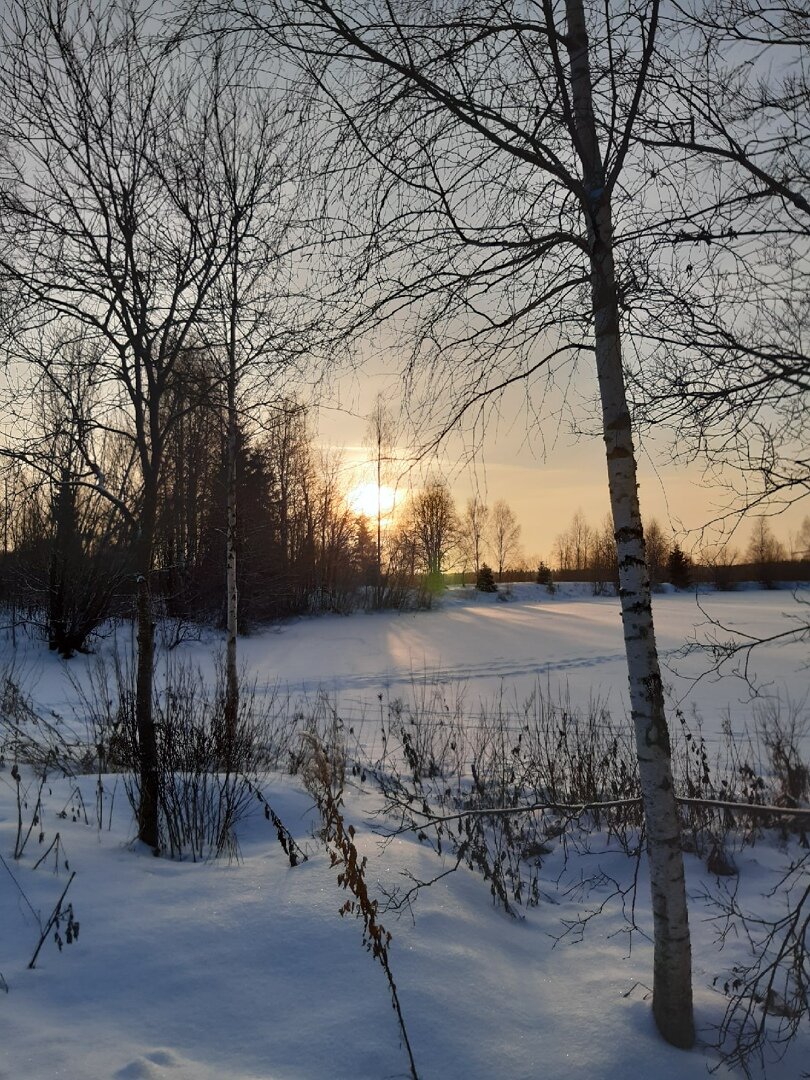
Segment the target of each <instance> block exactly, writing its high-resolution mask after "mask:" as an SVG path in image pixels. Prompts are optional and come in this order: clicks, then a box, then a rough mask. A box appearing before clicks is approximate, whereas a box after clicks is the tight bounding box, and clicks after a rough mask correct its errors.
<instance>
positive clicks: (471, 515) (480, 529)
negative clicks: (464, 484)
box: [459, 495, 489, 575]
mask: <svg viewBox="0 0 810 1080" xmlns="http://www.w3.org/2000/svg"><path fill="white" fill-rule="evenodd" d="M488 524H489V507H488V506H487V505H486V503H485V502H483V500H482V499H480V498H479V497H478V496H477V495H474V496H473V497H472V498H471V499H468V500H467V504H466V506H465V507H464V514H463V515H462V518H461V524H460V527H459V545H460V547H461V549H462V552H463V554H464V557H465V559H466V560H467V561H468V562H469V563H472V568H473V570H474V571H475V574H476V575H477V574H478V571H479V570H480V569H481V563H482V562H483V561H484V550H485V543H486V536H487V526H488Z"/></svg>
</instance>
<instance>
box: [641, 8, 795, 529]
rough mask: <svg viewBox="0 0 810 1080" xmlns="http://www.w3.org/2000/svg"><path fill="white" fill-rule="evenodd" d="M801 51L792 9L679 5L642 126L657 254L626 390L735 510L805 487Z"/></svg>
mask: <svg viewBox="0 0 810 1080" xmlns="http://www.w3.org/2000/svg"><path fill="white" fill-rule="evenodd" d="M809 44H810V31H809V30H808V20H807V17H806V11H805V10H804V7H803V5H800V4H796V3H794V2H792V0H776V2H775V3H768V4H765V3H762V2H760V0H699V2H697V3H694V4H689V5H679V7H678V12H677V16H676V17H675V18H673V19H672V20H668V21H667V26H666V29H665V32H664V34H663V35H662V39H661V48H662V56H661V61H660V64H659V66H658V70H657V80H656V84H657V89H658V93H657V97H658V102H657V108H655V109H649V110H648V112H647V123H646V127H645V130H644V131H643V132H642V133H641V140H642V142H643V144H644V146H645V147H646V148H647V151H648V157H647V160H646V162H645V166H644V167H645V168H646V170H647V172H648V175H649V176H650V177H651V180H652V183H653V184H654V185H655V187H656V199H657V200H658V202H659V204H660V205H661V207H662V211H663V213H662V224H661V229H660V231H659V237H658V244H659V250H660V252H661V256H662V258H661V260H660V262H656V261H655V260H653V261H651V263H650V265H649V266H648V280H649V281H650V283H651V284H654V288H653V289H651V290H650V292H651V293H652V292H655V293H657V295H658V299H657V300H652V302H651V303H650V304H649V305H647V306H646V308H645V310H644V311H641V310H640V311H639V312H638V316H637V322H638V326H639V329H640V330H641V332H642V333H643V334H644V336H646V338H647V342H648V344H647V347H646V349H645V350H644V353H645V354H646V355H645V361H644V370H643V372H642V374H641V377H640V378H639V379H638V380H637V381H636V382H635V384H634V395H635V396H637V398H638V403H639V405H640V407H641V408H642V409H643V410H644V411H645V412H646V414H647V416H648V417H649V418H652V419H653V420H660V419H665V420H666V421H667V422H668V423H670V424H671V425H672V426H673V428H674V431H675V455H676V457H677V458H678V459H680V460H687V461H688V460H692V459H693V458H694V457H695V455H696V453H698V454H701V455H702V456H703V458H704V460H705V461H706V462H707V468H708V469H709V470H710V472H711V475H712V479H713V481H714V482H718V483H725V484H727V485H729V486H730V487H731V492H730V495H731V497H732V500H731V503H730V507H729V510H733V511H735V512H737V513H742V512H744V510H745V509H746V508H751V507H755V506H758V505H763V506H764V505H766V504H769V503H770V504H782V505H787V504H789V503H791V502H793V501H795V500H796V499H800V498H803V497H804V496H806V495H807V493H808V491H810V463H808V458H807V453H806V448H807V445H808V439H810V429H809V428H808V422H807V418H808V415H810V413H809V412H808V409H807V395H808V392H810V354H808V347H807V340H808V329H809V328H810V301H809V300H808V296H810V290H808V262H807V258H808V252H810V200H808V195H807V191H808V182H810V168H809V167H808V149H810V128H809V127H808V124H807V117H808V115H810V83H809V82H808V77H807V68H806V56H807V48H808V45H809ZM642 324H643V325H642ZM649 354H651V356H650V355H649ZM651 358H652V359H653V360H654V361H655V363H651V362H650V360H651ZM721 463H722V467H721ZM729 467H730V468H729Z"/></svg>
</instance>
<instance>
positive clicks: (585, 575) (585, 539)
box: [551, 510, 810, 592]
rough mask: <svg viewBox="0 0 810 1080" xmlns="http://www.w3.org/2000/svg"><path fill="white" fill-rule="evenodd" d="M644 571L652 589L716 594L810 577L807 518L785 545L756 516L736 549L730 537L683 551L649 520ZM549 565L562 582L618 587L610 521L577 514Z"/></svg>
mask: <svg viewBox="0 0 810 1080" xmlns="http://www.w3.org/2000/svg"><path fill="white" fill-rule="evenodd" d="M644 537H645V544H646V555H647V568H648V572H649V576H650V583H651V585H652V586H653V588H656V587H658V586H660V585H662V584H664V583H665V582H666V583H669V584H672V585H674V586H675V587H676V588H681V589H683V588H688V587H689V586H690V585H698V584H709V585H713V586H714V587H715V588H716V589H718V590H721V591H723V590H729V589H733V588H734V587H735V586H736V585H738V584H740V583H741V582H744V581H754V582H758V583H760V584H761V585H763V586H765V587H771V586H773V585H775V584H776V583H777V582H779V581H807V580H808V579H810V517H808V518H805V519H804V521H803V522H802V524H801V526H800V527H799V529H798V530H797V532H796V533H795V535H792V536H791V537H790V541H789V544H788V545H785V544H784V543H783V542H782V541H781V540H779V539H778V538H777V536H776V534H775V532H774V529H773V526H772V525H771V523H770V521H769V519H768V518H766V517H757V518H756V519H755V520H754V522H753V524H752V525H751V527H750V529H749V531H748V540H747V542H746V541H744V540H743V541H742V543H741V545H739V546H738V545H736V544H735V543H734V542H733V539H732V540H730V541H726V542H725V543H722V544H704V545H698V546H697V547H696V548H695V549H694V550H691V549H690V550H689V551H688V552H687V551H685V550H684V547H683V546H682V543H681V542H680V541H679V540H678V539H677V538H676V537H675V536H673V535H667V534H666V532H665V530H664V529H663V528H662V526H661V525H660V523H659V522H658V521H657V520H656V519H655V518H651V519H650V520H649V521H648V523H647V526H646V529H645V534H644ZM551 565H552V567H553V568H554V573H555V576H556V577H557V579H558V580H562V581H566V580H567V581H577V580H580V581H592V582H593V583H594V590H595V591H596V592H601V591H602V590H603V589H604V587H606V586H608V585H613V586H615V585H617V583H618V567H617V564H616V544H615V539H614V536H613V526H612V522H611V520H610V518H606V519H605V520H604V521H603V522H602V524H601V525H599V526H594V525H591V524H590V523H589V522H588V521H587V520H586V518H585V516H584V514H583V513H582V511H581V510H579V511H577V512H576V513H575V514H574V516H573V518H572V520H571V523H570V525H569V526H568V528H567V529H565V530H564V531H563V532H561V533H560V534H559V535H558V536H557V538H556V539H555V541H554V545H553V548H552V553H551Z"/></svg>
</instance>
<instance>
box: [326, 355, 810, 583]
mask: <svg viewBox="0 0 810 1080" xmlns="http://www.w3.org/2000/svg"><path fill="white" fill-rule="evenodd" d="M396 364H397V362H396V358H395V357H394V355H393V354H390V355H388V356H387V357H386V356H384V357H383V358H382V359H381V360H378V361H377V362H376V363H370V362H367V363H365V364H364V365H362V366H361V367H360V368H358V369H357V370H356V371H355V372H354V373H352V374H346V375H344V376H343V377H342V378H339V379H337V380H335V381H334V383H333V385H332V387H331V388H330V389H329V390H328V391H327V392H326V393H324V394H323V395H322V398H321V403H320V408H319V409H318V434H319V439H320V442H321V445H323V446H325V447H329V448H332V449H337V450H340V451H342V456H343V459H344V468H345V475H346V478H347V479H346V484H347V487H348V488H351V487H353V486H354V485H356V484H360V483H368V482H370V481H372V480H373V478H374V468H373V466H372V464H371V462H372V461H373V457H374V455H373V452H372V451H370V450H369V449H368V447H367V446H364V445H363V439H364V436H365V433H366V427H367V421H366V419H365V417H367V416H368V414H369V412H370V411H371V408H372V406H373V404H374V401H375V398H376V395H377V394H378V393H382V394H383V395H384V398H385V401H386V403H387V404H388V406H389V408H390V409H391V411H392V412H393V413H395V414H396V413H397V412H398V411H399V410H401V409H402V408H403V406H404V405H406V404H407V403H406V402H404V401H403V385H404V384H403V380H402V378H401V377H400V376H399V374H398V373H397V370H396ZM579 378H580V380H581V381H582V382H585V381H586V380H587V375H585V374H583V375H581V376H579ZM583 388H584V387H583ZM522 395H523V392H522V391H521V390H519V389H518V390H515V392H514V393H512V395H511V397H507V398H506V399H505V400H504V401H503V402H502V404H501V407H500V416H499V418H498V419H497V422H496V421H495V420H494V419H493V420H491V422H490V423H488V424H487V427H486V433H485V436H484V438H483V440H482V443H481V445H480V446H479V447H478V448H477V450H476V453H475V455H474V456H473V457H472V459H470V453H469V448H468V446H467V445H466V443H468V441H469V440H468V439H465V437H464V435H463V433H455V434H453V435H451V436H450V437H449V438H448V439H447V440H446V442H445V444H444V446H443V448H442V450H441V451H440V453H439V455H438V456H437V457H434V456H430V457H429V458H427V459H425V460H424V461H422V462H414V461H413V457H414V441H415V440H416V438H417V436H415V435H414V434H413V433H410V434H408V433H406V432H405V431H404V430H403V437H402V438H401V439H400V441H399V444H398V447H397V451H396V453H397V456H398V457H399V459H400V461H401V465H399V466H397V467H394V468H393V469H392V471H391V477H390V479H388V481H387V482H388V483H389V484H392V485H394V486H397V487H398V488H400V489H401V490H402V491H403V492H404V491H406V490H407V489H408V487H409V485H410V486H413V487H419V486H420V484H421V482H422V481H423V478H424V476H425V475H426V472H428V471H429V470H430V469H431V468H433V469H434V471H436V472H439V473H440V474H441V475H443V476H444V477H445V478H446V479H447V481H448V482H449V484H450V487H451V490H452V492H453V494H454V496H455V498H456V502H457V506H458V508H459V509H462V508H463V505H464V502H465V501H466V499H467V498H469V497H470V496H471V495H473V494H475V493H478V494H479V495H480V497H481V498H483V500H484V501H485V502H487V503H488V504H490V505H491V504H492V503H493V502H495V501H496V500H497V499H505V500H506V502H507V503H509V505H510V506H511V507H512V509H513V510H514V512H515V514H516V515H517V518H518V520H519V522H520V523H521V526H522V534H521V546H522V551H523V555H524V556H526V557H527V558H528V559H530V560H532V561H535V560H536V559H538V558H542V559H544V560H545V561H547V562H548V561H553V559H552V553H553V546H554V541H555V538H556V537H557V536H558V535H559V534H560V533H562V532H563V531H564V530H565V529H566V528H567V527H568V525H569V524H570V521H571V519H572V517H573V516H574V514H575V513H576V512H577V511H582V513H583V514H584V515H585V518H586V520H587V521H588V522H589V524H591V525H592V526H594V527H596V526H599V525H601V523H602V522H603V521H604V519H605V517H606V515H607V514H608V511H609V503H608V494H607V473H606V466H605V456H604V444H603V442H602V439H601V436H599V435H576V434H575V433H574V432H573V431H572V429H571V425H570V424H568V423H566V422H561V423H557V422H556V421H554V420H553V419H550V420H549V421H548V422H547V423H544V424H541V425H540V426H539V427H534V428H528V430H527V419H526V413H525V408H524V407H523V405H524V400H523V396H522ZM439 410H440V406H437V415H441V413H440V411H439ZM403 428H404V422H403ZM636 449H637V453H638V468H639V493H640V498H641V508H642V515H643V517H644V520H645V522H647V523H649V521H651V520H652V519H653V518H655V519H656V520H657V521H658V522H659V524H660V525H661V526H662V528H663V529H664V532H665V533H669V534H671V535H673V536H674V537H675V538H676V539H677V540H678V542H679V543H680V544H681V546H682V547H683V548H684V550H687V551H690V552H696V551H697V549H698V547H699V546H700V545H701V544H718V543H720V542H722V539H723V536H724V534H725V535H726V536H728V537H729V539H728V543H729V546H730V548H731V549H736V550H737V551H738V553H739V554H740V556H742V554H743V552H744V550H745V548H746V546H747V543H748V539H749V537H750V534H751V531H752V527H753V521H754V516H753V515H749V516H748V517H747V518H745V519H744V520H742V521H739V520H738V519H737V518H733V519H731V520H727V521H726V522H725V524H723V523H722V522H719V523H718V524H716V525H711V524H710V523H712V522H716V521H717V519H718V518H720V517H722V516H724V509H725V507H726V506H727V494H728V493H727V492H726V491H724V490H723V488H722V487H720V486H719V485H717V484H716V483H715V484H713V483H711V482H710V481H708V480H707V479H706V478H705V477H704V475H703V469H702V466H701V463H700V462H699V461H696V462H694V463H693V464H692V465H691V466H690V467H688V468H684V467H683V466H680V465H678V466H675V465H673V464H671V463H670V462H669V460H668V448H667V443H666V439H665V438H657V439H655V438H649V437H647V438H644V439H642V440H637V447H636ZM807 513H808V508H807V507H806V505H804V504H799V505H798V506H796V507H792V508H791V509H789V510H788V511H786V512H784V513H783V514H781V515H779V516H777V517H774V518H773V519H772V521H771V524H772V527H773V530H774V533H775V534H776V536H777V537H778V538H779V539H781V540H782V541H783V543H785V544H786V545H788V546H789V544H790V538H791V535H792V534H794V533H796V532H797V531H798V529H799V527H800V525H801V522H802V519H803V517H804V516H806V515H807Z"/></svg>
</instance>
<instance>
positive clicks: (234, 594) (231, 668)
mask: <svg viewBox="0 0 810 1080" xmlns="http://www.w3.org/2000/svg"><path fill="white" fill-rule="evenodd" d="M227 456H228V466H227V467H228V499H227V503H228V506H227V514H228V521H227V540H226V545H227V551H226V578H227V580H226V592H227V605H228V608H227V629H226V644H225V747H226V758H227V764H228V766H229V767H230V764H231V762H230V757H231V751H232V749H233V745H234V739H235V737H236V720H237V715H238V712H239V679H238V676H237V667H236V631H237V619H238V604H239V594H238V590H237V584H236V538H237V517H236V404H235V401H234V393H233V385H232V384H231V383H230V381H229V385H228V455H227Z"/></svg>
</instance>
